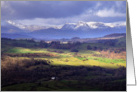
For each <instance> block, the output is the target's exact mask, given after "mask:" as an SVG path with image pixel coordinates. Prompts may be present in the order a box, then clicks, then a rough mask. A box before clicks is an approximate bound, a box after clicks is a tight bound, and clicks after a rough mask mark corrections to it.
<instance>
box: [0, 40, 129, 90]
mask: <svg viewBox="0 0 137 92" xmlns="http://www.w3.org/2000/svg"><path fill="white" fill-rule="evenodd" d="M45 45H46V47H45ZM87 46H89V47H90V46H91V47H92V49H91V48H90V49H87ZM1 49H2V50H1V51H2V58H1V72H2V73H1V74H2V76H1V78H2V79H1V80H2V87H1V88H2V91H78V90H79V91H82V90H83V91H91V90H92V91H104V90H106V91H107V90H109V91H110V90H112V91H114V90H118V91H121V90H125V89H126V85H125V84H126V51H125V47H122V46H121V45H120V46H118V45H116V46H108V45H105V44H103V43H69V44H59V43H58V42H53V43H49V44H47V43H45V42H42V43H41V42H35V41H28V40H26V41H25V40H9V39H2V48H1ZM52 77H54V78H55V79H52Z"/></svg>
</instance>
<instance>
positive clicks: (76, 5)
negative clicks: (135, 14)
mask: <svg viewBox="0 0 137 92" xmlns="http://www.w3.org/2000/svg"><path fill="white" fill-rule="evenodd" d="M1 18H2V25H3V24H4V22H6V21H9V20H10V21H13V22H16V23H18V24H20V23H21V24H23V25H37V26H52V25H53V26H54V25H63V24H65V23H77V22H78V21H84V22H89V21H95V22H109V23H110V22H118V21H126V2H125V1H1Z"/></svg>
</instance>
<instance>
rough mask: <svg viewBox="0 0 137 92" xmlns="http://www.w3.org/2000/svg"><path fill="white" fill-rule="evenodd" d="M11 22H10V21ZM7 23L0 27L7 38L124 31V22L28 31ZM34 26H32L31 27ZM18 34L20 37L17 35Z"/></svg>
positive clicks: (83, 34)
mask: <svg viewBox="0 0 137 92" xmlns="http://www.w3.org/2000/svg"><path fill="white" fill-rule="evenodd" d="M10 23H12V22H10ZM13 24H14V25H12V24H8V26H7V27H4V26H2V27H1V31H2V32H1V33H2V37H8V38H14V39H16V38H35V39H43V40H47V39H62V38H65V39H71V38H73V37H80V38H97V37H103V36H105V35H108V34H114V33H125V32H126V26H125V24H124V22H118V23H102V22H78V23H66V24H64V26H62V27H60V28H59V27H50V28H46V29H41V30H35V31H29V30H27V29H20V28H19V26H21V28H24V26H23V25H18V27H17V26H16V24H15V23H13ZM33 28H35V27H32V29H33ZM19 35H20V37H19Z"/></svg>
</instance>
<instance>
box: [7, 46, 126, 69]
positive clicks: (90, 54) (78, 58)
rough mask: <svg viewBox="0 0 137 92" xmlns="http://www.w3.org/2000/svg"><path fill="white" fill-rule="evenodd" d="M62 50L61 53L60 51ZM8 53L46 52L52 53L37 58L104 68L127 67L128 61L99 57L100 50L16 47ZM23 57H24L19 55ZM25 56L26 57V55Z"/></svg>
mask: <svg viewBox="0 0 137 92" xmlns="http://www.w3.org/2000/svg"><path fill="white" fill-rule="evenodd" d="M60 51H62V52H61V53H58V52H60ZM7 53H16V54H20V53H22V54H25V53H45V54H51V55H52V56H51V57H44V56H43V57H34V58H35V59H42V60H49V61H53V62H51V63H50V64H52V65H70V66H100V67H104V68H119V67H121V66H124V67H126V61H125V60H124V59H109V58H104V57H98V56H95V55H100V54H101V53H100V52H99V51H89V50H80V51H79V52H70V51H69V50H57V49H50V48H49V49H40V48H35V49H30V48H21V47H16V48H13V49H10V50H9V51H7ZM17 58H22V57H17ZM24 58H25V57H24Z"/></svg>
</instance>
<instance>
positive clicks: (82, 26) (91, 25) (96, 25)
mask: <svg viewBox="0 0 137 92" xmlns="http://www.w3.org/2000/svg"><path fill="white" fill-rule="evenodd" d="M7 23H8V24H11V25H13V26H15V27H17V28H20V29H24V30H29V31H37V30H42V29H50V28H54V29H61V30H83V31H85V30H86V31H88V30H90V29H101V28H102V29H104V28H119V27H124V26H126V22H114V23H103V22H83V21H79V22H78V23H66V24H63V25H50V26H49V25H48V26H46V25H45V26H39V25H23V24H20V23H15V22H13V21H10V20H9V21H7Z"/></svg>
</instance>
